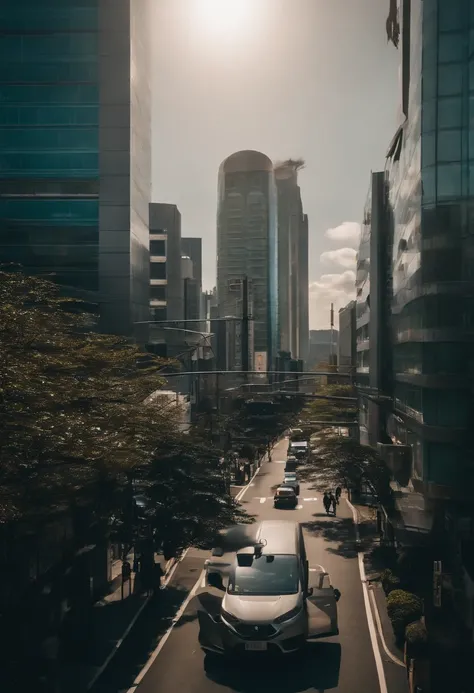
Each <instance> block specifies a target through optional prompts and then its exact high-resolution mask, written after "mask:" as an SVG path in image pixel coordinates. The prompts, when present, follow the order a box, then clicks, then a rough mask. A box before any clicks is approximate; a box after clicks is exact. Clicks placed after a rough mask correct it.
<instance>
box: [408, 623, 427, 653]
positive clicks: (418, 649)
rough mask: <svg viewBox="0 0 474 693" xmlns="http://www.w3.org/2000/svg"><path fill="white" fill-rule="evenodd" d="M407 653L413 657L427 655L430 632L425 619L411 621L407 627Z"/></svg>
mask: <svg viewBox="0 0 474 693" xmlns="http://www.w3.org/2000/svg"><path fill="white" fill-rule="evenodd" d="M405 641H406V644H407V655H408V656H409V657H411V658H416V657H425V656H426V655H427V652H428V632H427V630H426V626H425V624H424V623H423V621H415V622H414V623H410V624H409V625H408V626H407V627H406V629H405Z"/></svg>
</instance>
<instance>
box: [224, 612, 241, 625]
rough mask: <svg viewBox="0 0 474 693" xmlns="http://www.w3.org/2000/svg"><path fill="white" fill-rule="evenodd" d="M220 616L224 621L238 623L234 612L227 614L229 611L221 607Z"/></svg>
mask: <svg viewBox="0 0 474 693" xmlns="http://www.w3.org/2000/svg"><path fill="white" fill-rule="evenodd" d="M221 617H222V618H223V619H224V621H227V623H240V621H239V619H238V618H237V616H234V614H229V612H228V611H225V610H224V609H221Z"/></svg>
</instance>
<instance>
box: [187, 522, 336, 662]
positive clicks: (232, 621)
mask: <svg viewBox="0 0 474 693" xmlns="http://www.w3.org/2000/svg"><path fill="white" fill-rule="evenodd" d="M226 559H227V560H224V562H223V566H222V571H219V565H218V561H217V560H216V557H215V556H214V557H213V558H212V561H211V562H210V563H209V564H208V565H207V571H208V572H207V587H206V589H205V591H204V592H203V593H202V594H200V595H199V596H198V602H199V611H198V617H199V625H200V633H199V642H200V645H201V647H202V649H203V650H204V651H207V652H214V653H219V654H226V653H233V654H239V653H244V652H246V651H247V652H265V651H270V652H277V653H278V652H279V653H290V652H294V651H296V650H299V649H301V647H303V646H304V644H305V643H306V641H307V640H311V639H315V638H321V637H326V636H331V635H337V634H338V632H339V631H338V619H337V600H338V598H339V596H340V594H339V592H338V591H337V590H334V588H333V587H332V585H331V582H330V579H329V576H328V575H327V573H325V571H324V570H323V568H322V567H321V566H314V568H309V566H308V564H307V561H306V552H305V547H304V539H303V534H302V531H301V527H300V526H299V525H298V523H296V522H285V521H264V522H261V523H260V527H259V529H258V533H257V541H256V543H255V545H254V546H251V547H247V548H244V549H240V550H239V551H237V553H236V554H234V560H233V562H232V565H229V560H228V556H226Z"/></svg>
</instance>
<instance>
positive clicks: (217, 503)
mask: <svg viewBox="0 0 474 693" xmlns="http://www.w3.org/2000/svg"><path fill="white" fill-rule="evenodd" d="M135 483H136V484H137V486H138V487H139V488H140V493H142V494H143V495H144V496H145V497H146V498H147V499H148V501H149V504H148V510H147V517H148V520H149V522H150V523H151V525H152V527H153V529H154V533H155V537H156V541H157V542H158V543H159V542H160V540H166V541H167V542H169V543H171V544H172V545H173V547H174V548H175V549H177V550H179V549H183V548H185V547H187V546H189V545H191V544H193V545H195V546H203V547H205V546H210V545H212V543H213V540H214V539H215V536H216V534H217V532H218V531H219V530H220V529H223V528H224V527H228V526H229V525H231V524H233V523H235V522H239V523H245V522H249V521H251V518H249V516H247V514H246V513H245V512H244V511H243V510H242V509H241V508H240V506H239V505H238V504H237V503H235V502H234V500H233V498H232V497H231V496H230V495H229V494H227V492H226V484H225V478H224V468H223V467H222V466H221V464H220V453H219V451H217V450H216V449H215V448H212V447H211V448H210V447H209V445H207V444H205V443H202V444H199V443H196V441H193V440H192V439H190V438H189V437H188V436H182V437H181V438H179V439H176V438H169V439H167V440H162V441H161V444H160V446H159V448H158V449H157V451H156V454H155V455H154V456H153V459H152V461H151V464H150V465H145V466H143V467H142V468H140V469H137V470H136V474H135Z"/></svg>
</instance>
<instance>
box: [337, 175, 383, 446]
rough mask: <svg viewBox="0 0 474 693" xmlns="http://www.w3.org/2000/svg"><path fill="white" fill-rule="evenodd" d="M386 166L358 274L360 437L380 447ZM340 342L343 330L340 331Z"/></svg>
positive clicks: (369, 213)
mask: <svg viewBox="0 0 474 693" xmlns="http://www.w3.org/2000/svg"><path fill="white" fill-rule="evenodd" d="M386 202H387V188H386V183H385V174H384V173H383V172H378V173H372V174H371V179H370V186H369V193H368V196H367V201H366V205H365V210H364V219H363V222H362V231H361V239H360V247H359V253H358V256H357V274H356V306H355V312H356V316H355V318H356V325H355V326H356V362H355V366H356V385H357V389H358V392H359V428H360V442H361V443H362V444H363V445H371V446H372V447H374V448H376V447H377V445H378V443H382V444H384V443H387V442H390V440H389V439H388V438H387V434H386V432H385V428H386V417H385V415H384V414H385V409H382V407H384V406H385V405H384V404H383V401H384V397H386V396H389V392H390V382H389V381H390V377H391V362H390V358H389V355H390V352H391V344H390V327H389V325H390V323H389V319H388V315H387V310H388V309H387V300H388V295H387V276H388V273H389V268H388V242H389V224H388V215H387V203H386ZM339 344H341V333H339Z"/></svg>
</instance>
